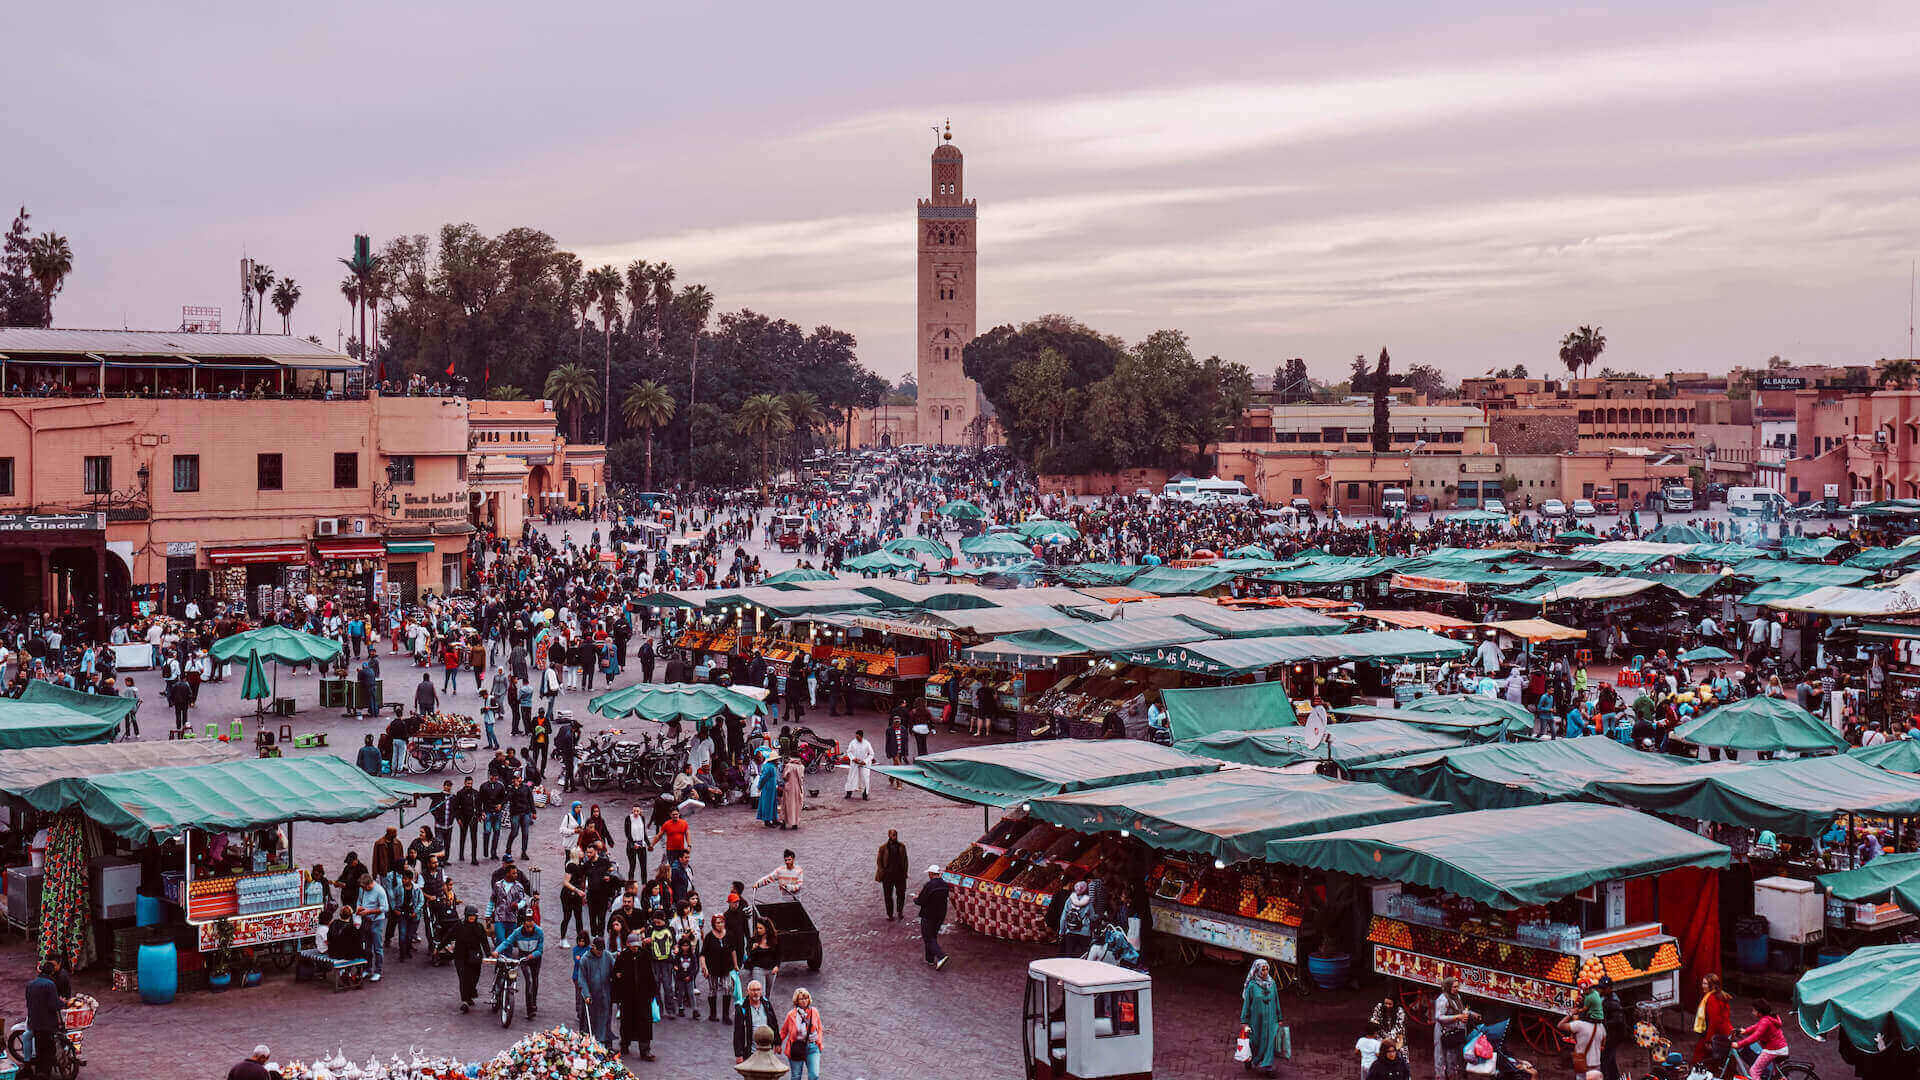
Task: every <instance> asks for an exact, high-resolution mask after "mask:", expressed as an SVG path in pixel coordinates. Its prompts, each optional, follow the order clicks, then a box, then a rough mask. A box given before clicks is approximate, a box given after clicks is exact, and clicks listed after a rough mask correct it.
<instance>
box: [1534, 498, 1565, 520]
mask: <svg viewBox="0 0 1920 1080" xmlns="http://www.w3.org/2000/svg"><path fill="white" fill-rule="evenodd" d="M1540 516H1541V517H1566V516H1567V504H1566V503H1563V502H1561V501H1560V500H1559V499H1548V500H1547V501H1546V502H1543V503H1541V504H1540Z"/></svg>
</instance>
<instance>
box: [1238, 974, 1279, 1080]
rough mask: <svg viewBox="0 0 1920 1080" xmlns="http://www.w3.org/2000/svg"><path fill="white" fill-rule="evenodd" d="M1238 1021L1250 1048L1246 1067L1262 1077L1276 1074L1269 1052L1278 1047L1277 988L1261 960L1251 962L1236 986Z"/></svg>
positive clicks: (1274, 1050)
mask: <svg viewBox="0 0 1920 1080" xmlns="http://www.w3.org/2000/svg"><path fill="white" fill-rule="evenodd" d="M1240 1023H1241V1024H1242V1025H1243V1026H1244V1027H1245V1028H1246V1029H1247V1046H1248V1047H1249V1048H1250V1049H1251V1050H1252V1051H1253V1057H1252V1058H1251V1059H1249V1060H1248V1061H1247V1062H1246V1064H1247V1067H1248V1068H1251V1069H1254V1070H1257V1071H1258V1072H1259V1073H1260V1075H1262V1076H1274V1075H1277V1073H1276V1070H1275V1069H1274V1065H1273V1055H1274V1054H1275V1053H1276V1052H1277V1051H1278V1050H1279V1048H1280V987H1279V986H1278V985H1276V984H1275V983H1274V981H1273V967H1272V966H1271V965H1270V964H1268V963H1267V961H1265V960H1255V961H1254V962H1253V965H1252V966H1251V967H1249V968H1248V969H1247V978H1246V981H1245V982H1244V983H1242V984H1241V986H1240Z"/></svg>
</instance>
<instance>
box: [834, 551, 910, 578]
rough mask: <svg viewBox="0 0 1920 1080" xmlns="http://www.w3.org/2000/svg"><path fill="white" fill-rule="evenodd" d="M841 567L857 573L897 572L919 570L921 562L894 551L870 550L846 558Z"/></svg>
mask: <svg viewBox="0 0 1920 1080" xmlns="http://www.w3.org/2000/svg"><path fill="white" fill-rule="evenodd" d="M840 569H842V570H845V571H847V572H849V573H855V574H897V573H900V572H901V571H903V570H911V571H917V570H919V569H920V564H919V563H917V562H915V561H914V560H913V559H912V558H910V557H908V556H906V555H901V554H897V553H895V552H892V551H869V552H867V553H866V554H865V555H855V556H854V557H853V558H851V559H847V560H845V561H844V562H842V563H841V564H840Z"/></svg>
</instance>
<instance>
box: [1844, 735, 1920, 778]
mask: <svg viewBox="0 0 1920 1080" xmlns="http://www.w3.org/2000/svg"><path fill="white" fill-rule="evenodd" d="M1847 756H1848V757H1850V758H1853V759H1854V760H1855V761H1864V762H1866V763H1867V764H1869V765H1871V766H1873V767H1874V768H1876V769H1888V770H1891V771H1893V772H1905V773H1920V739H1893V740H1890V741H1888V742H1883V743H1881V744H1880V745H1879V746H1856V747H1854V748H1853V749H1851V750H1849V751H1847Z"/></svg>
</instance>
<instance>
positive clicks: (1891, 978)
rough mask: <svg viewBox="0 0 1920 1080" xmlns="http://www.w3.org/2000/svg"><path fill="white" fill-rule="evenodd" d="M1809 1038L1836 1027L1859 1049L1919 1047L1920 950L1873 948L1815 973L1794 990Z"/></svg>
mask: <svg viewBox="0 0 1920 1080" xmlns="http://www.w3.org/2000/svg"><path fill="white" fill-rule="evenodd" d="M1793 1010H1794V1013H1795V1014H1796V1015H1798V1017H1799V1019H1800V1026H1801V1028H1803V1029H1804V1030H1805V1031H1806V1032H1807V1034H1809V1035H1815V1036H1820V1035H1825V1034H1826V1033H1828V1032H1830V1031H1832V1030H1833V1029H1835V1028H1839V1029H1840V1030H1841V1031H1843V1032H1845V1033H1846V1036H1847V1041H1849V1042H1851V1043H1852V1044H1853V1045H1854V1046H1856V1047H1858V1048H1859V1049H1861V1050H1866V1051H1869V1052H1878V1051H1881V1050H1885V1049H1892V1048H1895V1047H1900V1048H1904V1049H1912V1048H1914V1047H1920V945H1877V946H1874V947H1872V948H1866V949H1861V950H1859V951H1857V952H1855V953H1854V954H1853V955H1852V956H1849V957H1847V958H1846V959H1845V960H1841V961H1839V962H1838V963H1833V964H1828V965H1826V966H1825V967H1818V968H1814V969H1813V970H1812V971H1809V972H1807V973H1806V974H1805V975H1802V976H1801V977H1800V981H1799V982H1798V983H1796V984H1795V985H1794V987H1793Z"/></svg>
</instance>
